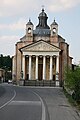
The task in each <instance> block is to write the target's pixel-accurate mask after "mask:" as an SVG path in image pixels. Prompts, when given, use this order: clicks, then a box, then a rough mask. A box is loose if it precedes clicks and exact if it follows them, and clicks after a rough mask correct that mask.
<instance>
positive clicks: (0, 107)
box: [0, 90, 16, 109]
mask: <svg viewBox="0 0 80 120" xmlns="http://www.w3.org/2000/svg"><path fill="white" fill-rule="evenodd" d="M15 96H16V91H15V90H14V95H13V97H12V98H11V99H10V100H9V101H8V102H6V103H5V104H3V105H2V106H0V109H2V108H3V107H5V106H6V105H8V104H9V103H10V102H11V101H12V100H13V99H14V98H15Z"/></svg>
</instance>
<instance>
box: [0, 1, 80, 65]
mask: <svg viewBox="0 0 80 120" xmlns="http://www.w3.org/2000/svg"><path fill="white" fill-rule="evenodd" d="M42 5H44V9H45V12H46V13H47V15H48V25H50V24H51V23H52V22H53V20H54V17H55V19H56V22H57V23H58V25H59V32H58V33H59V35H61V36H62V37H63V38H65V40H66V42H67V43H68V44H69V45H70V56H72V57H73V58H74V60H73V63H79V61H80V0H0V54H3V55H11V56H13V55H14V54H15V43H16V42H17V41H19V39H20V38H21V37H22V36H24V35H25V29H26V23H27V22H28V19H29V18H30V19H31V21H32V22H33V24H34V28H35V26H36V25H37V24H38V15H39V13H40V12H41V9H42Z"/></svg>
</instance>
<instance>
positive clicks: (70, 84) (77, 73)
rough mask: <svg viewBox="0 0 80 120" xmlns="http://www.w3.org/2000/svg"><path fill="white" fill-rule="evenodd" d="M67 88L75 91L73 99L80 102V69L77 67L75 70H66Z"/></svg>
mask: <svg viewBox="0 0 80 120" xmlns="http://www.w3.org/2000/svg"><path fill="white" fill-rule="evenodd" d="M64 85H65V87H67V88H69V89H70V90H73V91H74V93H73V98H74V99H75V100H76V101H80V67H76V69H75V70H71V69H70V68H68V69H66V70H65V84H64Z"/></svg>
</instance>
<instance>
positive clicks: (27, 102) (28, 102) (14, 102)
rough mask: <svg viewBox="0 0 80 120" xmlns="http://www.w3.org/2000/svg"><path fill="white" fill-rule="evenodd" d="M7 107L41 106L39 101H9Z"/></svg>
mask: <svg viewBox="0 0 80 120" xmlns="http://www.w3.org/2000/svg"><path fill="white" fill-rule="evenodd" d="M9 105H41V101H11V102H10V103H9Z"/></svg>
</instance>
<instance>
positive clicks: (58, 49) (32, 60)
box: [12, 9, 72, 83]
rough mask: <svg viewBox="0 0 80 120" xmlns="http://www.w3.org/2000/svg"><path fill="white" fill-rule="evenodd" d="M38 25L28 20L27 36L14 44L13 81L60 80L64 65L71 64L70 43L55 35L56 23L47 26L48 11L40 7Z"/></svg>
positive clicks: (56, 33)
mask: <svg viewBox="0 0 80 120" xmlns="http://www.w3.org/2000/svg"><path fill="white" fill-rule="evenodd" d="M38 18H39V24H38V25H37V26H36V28H35V29H34V25H33V23H32V22H31V20H29V22H28V23H27V24H26V35H25V36H24V37H22V38H21V39H20V41H19V42H17V43H16V45H15V49H16V53H15V56H13V69H12V71H13V73H12V76H13V80H14V79H15V80H20V79H24V80H54V81H57V80H58V81H59V82H61V83H62V81H63V80H64V68H65V66H71V65H72V58H71V57H70V56H69V45H68V44H67V43H66V42H65V40H64V39H63V38H62V37H61V36H60V35H58V24H57V23H56V22H55V20H54V21H53V23H52V24H51V25H50V27H49V26H48V25H47V19H48V17H47V14H46V13H45V12H44V9H42V12H41V13H40V14H39V17H38Z"/></svg>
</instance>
